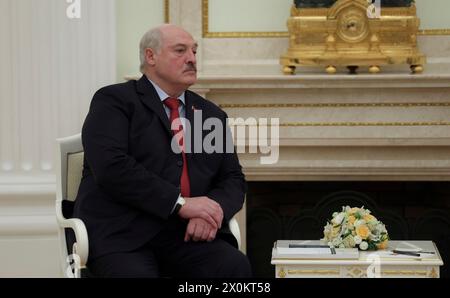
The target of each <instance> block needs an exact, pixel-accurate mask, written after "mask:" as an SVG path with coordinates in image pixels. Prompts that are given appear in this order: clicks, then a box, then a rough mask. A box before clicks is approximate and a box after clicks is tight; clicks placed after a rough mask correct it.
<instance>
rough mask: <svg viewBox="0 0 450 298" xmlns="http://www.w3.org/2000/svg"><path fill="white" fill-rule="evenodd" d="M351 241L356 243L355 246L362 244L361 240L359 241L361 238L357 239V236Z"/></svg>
mask: <svg viewBox="0 0 450 298" xmlns="http://www.w3.org/2000/svg"><path fill="white" fill-rule="evenodd" d="M353 240H354V241H355V243H356V244H357V245H359V244H361V242H362V239H361V237H359V236H355V237H353Z"/></svg>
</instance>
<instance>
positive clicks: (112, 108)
mask: <svg viewBox="0 0 450 298" xmlns="http://www.w3.org/2000/svg"><path fill="white" fill-rule="evenodd" d="M114 91H115V90H109V89H101V90H99V91H98V92H97V93H96V94H95V95H94V97H93V99H92V102H91V106H90V109H89V113H88V115H87V117H86V120H85V122H84V125H83V130H82V140H83V147H84V152H85V157H86V160H87V163H88V166H89V168H90V170H91V172H92V174H93V175H94V179H95V181H96V183H97V185H98V186H99V187H100V188H101V189H102V191H104V192H105V193H106V194H108V196H109V197H110V198H111V199H112V200H114V201H116V202H119V203H122V204H126V205H129V206H132V207H133V208H137V209H139V210H142V211H144V212H146V213H149V214H151V215H155V216H158V217H160V218H163V219H167V218H168V216H169V214H170V212H171V210H172V208H173V206H174V205H175V202H176V200H177V198H178V195H179V190H178V189H177V188H176V187H175V186H174V185H172V184H170V183H169V182H167V181H165V180H163V179H161V178H160V177H159V176H157V175H156V174H154V173H152V172H151V171H149V170H148V169H146V168H145V167H143V166H142V165H141V164H139V163H138V162H137V161H136V160H135V159H134V158H133V157H132V156H130V155H129V154H128V142H129V139H128V138H129V135H128V129H129V121H130V117H132V114H133V109H134V108H135V106H134V105H133V104H132V103H130V102H127V101H126V100H124V99H123V98H121V96H120V93H119V92H114Z"/></svg>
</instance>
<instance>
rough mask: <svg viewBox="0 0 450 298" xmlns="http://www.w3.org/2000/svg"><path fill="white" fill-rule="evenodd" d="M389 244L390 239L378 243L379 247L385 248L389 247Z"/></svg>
mask: <svg viewBox="0 0 450 298" xmlns="http://www.w3.org/2000/svg"><path fill="white" fill-rule="evenodd" d="M387 245H388V241H387V240H384V241H383V242H381V243H378V244H377V248H378V249H385V248H386V247H387Z"/></svg>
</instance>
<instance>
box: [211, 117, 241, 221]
mask: <svg viewBox="0 0 450 298" xmlns="http://www.w3.org/2000/svg"><path fill="white" fill-rule="evenodd" d="M227 118H228V116H227V115H226V114H225V113H224V119H223V123H224V130H225V131H224V136H227V135H228V136H229V137H227V138H226V139H227V140H232V138H231V137H230V135H231V131H230V128H229V127H228V124H227V120H226V119H227ZM224 143H225V142H224ZM224 147H225V148H224V152H225V153H222V154H223V159H222V162H221V165H220V168H219V172H218V173H217V175H216V177H215V179H214V182H213V188H212V189H211V190H210V191H209V193H208V197H209V198H211V199H213V200H214V201H216V202H218V203H219V204H220V206H221V207H222V210H223V213H224V220H225V221H229V220H230V219H231V218H232V217H233V216H234V215H235V214H236V213H237V212H238V211H239V210H241V209H242V206H243V204H244V200H245V193H246V192H247V183H246V181H245V176H244V174H243V172H242V167H241V165H240V164H239V159H238V156H237V154H236V150H234V152H232V153H227V151H226V144H224Z"/></svg>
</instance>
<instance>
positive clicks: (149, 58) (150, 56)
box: [145, 48, 156, 66]
mask: <svg viewBox="0 0 450 298" xmlns="http://www.w3.org/2000/svg"><path fill="white" fill-rule="evenodd" d="M155 54H156V53H155V51H154V50H153V49H151V48H147V49H145V61H146V62H147V64H148V65H150V66H154V65H155V64H156V61H155Z"/></svg>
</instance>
